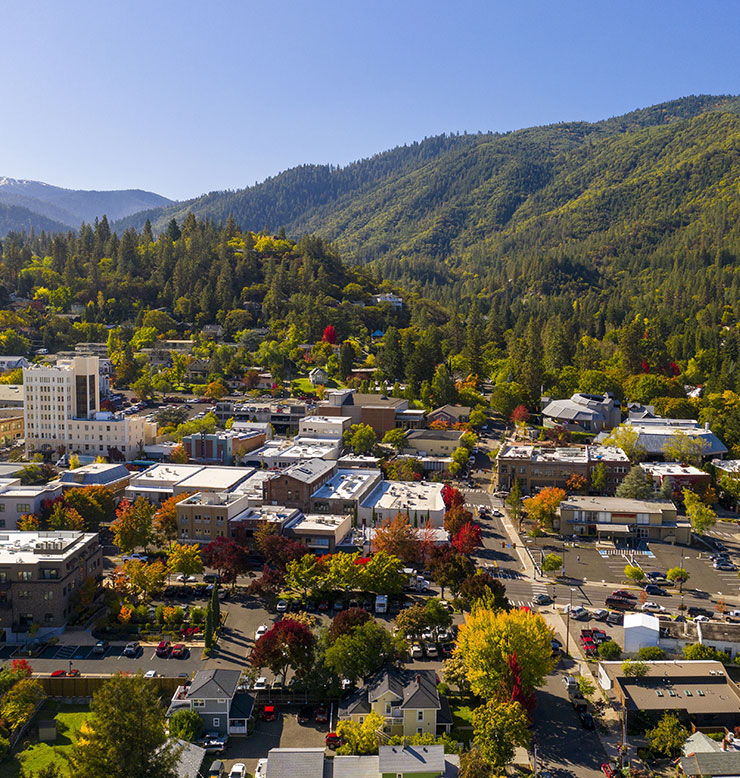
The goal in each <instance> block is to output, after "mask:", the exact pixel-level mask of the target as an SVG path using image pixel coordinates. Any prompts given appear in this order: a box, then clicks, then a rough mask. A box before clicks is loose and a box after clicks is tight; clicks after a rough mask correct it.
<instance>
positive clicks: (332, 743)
mask: <svg viewBox="0 0 740 778" xmlns="http://www.w3.org/2000/svg"><path fill="white" fill-rule="evenodd" d="M324 743H325V744H326V747H327V748H331V749H332V750H334V749H335V748H339V746H341V745H342V736H341V735H337V733H336V732H329V733H328V734H327V736H326V737H325V738H324ZM265 761H267V760H265ZM254 778H257V773H255V774H254Z"/></svg>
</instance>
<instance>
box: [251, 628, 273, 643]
mask: <svg viewBox="0 0 740 778" xmlns="http://www.w3.org/2000/svg"><path fill="white" fill-rule="evenodd" d="M269 630H270V628H269V627H268V626H267V624H260V626H259V627H257V631H256V632H255V633H254V641H255V643H256V642H257V641H258V640H259V639H260V638H261V637H262V636H263V635H264V634H265V633H266V632H269Z"/></svg>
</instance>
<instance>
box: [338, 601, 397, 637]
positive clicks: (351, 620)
mask: <svg viewBox="0 0 740 778" xmlns="http://www.w3.org/2000/svg"><path fill="white" fill-rule="evenodd" d="M400 615H401V614H399V616H400ZM370 619H371V616H370V614H369V613H368V612H367V611H366V610H365V609H364V608H348V609H347V610H344V611H339V613H337V615H336V616H335V617H334V618H333V619H332V620H331V624H330V625H329V630H328V632H327V637H328V639H329V642H330V643H333V642H334V641H335V640H336V639H337V638H339V637H341V636H342V635H348V634H349V633H351V632H352V631H353V630H354V629H355V627H359V626H361V625H362V624H364V623H365V622H366V621H370Z"/></svg>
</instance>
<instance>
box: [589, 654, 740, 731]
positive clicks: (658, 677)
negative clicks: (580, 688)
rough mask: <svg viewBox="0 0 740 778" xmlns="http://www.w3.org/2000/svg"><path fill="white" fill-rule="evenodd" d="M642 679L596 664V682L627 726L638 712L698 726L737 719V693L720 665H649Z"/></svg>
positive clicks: (739, 705)
mask: <svg viewBox="0 0 740 778" xmlns="http://www.w3.org/2000/svg"><path fill="white" fill-rule="evenodd" d="M647 665H648V672H647V675H645V676H642V677H640V678H635V677H634V676H626V675H625V674H624V672H623V669H622V662H599V669H598V681H599V685H600V686H601V688H602V689H604V690H605V691H607V692H609V693H610V696H611V695H614V696H615V697H616V699H617V700H618V701H619V703H621V705H622V707H623V708H624V710H625V714H626V718H627V727H628V728H629V727H630V726H631V723H632V721H633V719H634V718H635V716H637V715H638V714H639V715H640V716H644V715H645V714H647V715H648V716H649V717H650V718H651V719H653V720H654V721H657V720H658V719H659V718H660V717H661V716H662V715H663V714H664V713H665V712H666V711H670V712H672V713H675V714H677V715H678V717H679V719H680V720H681V721H682V723H684V724H687V725H693V726H694V727H697V728H705V727H706V728H721V727H727V728H729V729H730V730H733V729H734V727H735V726H736V725H737V722H738V721H740V690H738V687H737V686H736V684H735V683H734V682H733V681H732V680H731V679H730V677H729V676H728V675H727V671H726V670H725V668H724V666H723V665H722V663H721V662H714V661H701V660H697V661H687V660H684V661H675V662H671V661H660V662H648V663H647Z"/></svg>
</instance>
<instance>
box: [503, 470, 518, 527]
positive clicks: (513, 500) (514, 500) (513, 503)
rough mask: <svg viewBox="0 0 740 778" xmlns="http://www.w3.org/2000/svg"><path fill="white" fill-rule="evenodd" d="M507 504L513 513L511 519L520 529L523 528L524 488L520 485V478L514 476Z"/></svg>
mask: <svg viewBox="0 0 740 778" xmlns="http://www.w3.org/2000/svg"><path fill="white" fill-rule="evenodd" d="M506 505H507V506H508V508H509V513H510V514H511V521H512V523H513V524H514V526H515V527H517V529H518V530H521V528H522V490H521V487H520V486H519V479H518V478H514V483H513V484H512V485H511V491H510V492H509V494H508V495H507V497H506Z"/></svg>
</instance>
